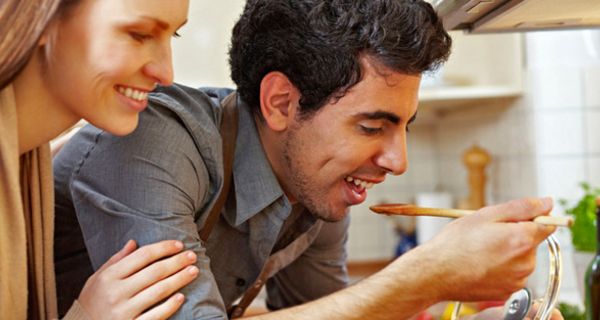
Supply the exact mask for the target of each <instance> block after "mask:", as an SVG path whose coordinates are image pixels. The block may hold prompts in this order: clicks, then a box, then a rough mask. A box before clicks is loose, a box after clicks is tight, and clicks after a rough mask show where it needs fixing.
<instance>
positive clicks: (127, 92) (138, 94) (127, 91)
mask: <svg viewBox="0 0 600 320" xmlns="http://www.w3.org/2000/svg"><path fill="white" fill-rule="evenodd" d="M117 88H118V90H119V92H120V93H121V94H122V95H124V96H126V97H127V98H130V99H133V100H137V101H144V100H146V99H147V98H148V92H146V91H140V90H136V89H132V88H125V87H121V86H119V87H117Z"/></svg>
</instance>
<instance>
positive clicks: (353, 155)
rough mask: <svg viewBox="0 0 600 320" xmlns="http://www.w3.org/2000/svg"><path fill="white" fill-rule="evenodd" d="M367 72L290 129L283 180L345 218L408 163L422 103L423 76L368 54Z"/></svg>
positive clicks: (317, 206)
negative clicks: (412, 126)
mask: <svg viewBox="0 0 600 320" xmlns="http://www.w3.org/2000/svg"><path fill="white" fill-rule="evenodd" d="M362 65H363V72H364V75H363V79H362V80H361V81H360V82H359V83H358V84H357V85H355V86H354V87H352V89H351V90H350V91H348V92H347V94H346V95H345V96H344V97H343V98H341V99H340V100H338V101H332V102H331V103H329V104H327V105H325V106H323V107H322V108H321V109H320V110H319V111H318V112H317V113H316V114H314V115H313V116H312V117H310V118H309V119H305V120H302V119H300V118H299V117H294V119H293V121H292V123H291V125H290V126H289V127H288V129H287V130H286V132H285V138H284V139H283V141H282V144H283V146H282V155H281V157H280V159H281V163H282V165H283V168H285V169H283V170H282V172H281V175H283V176H280V177H279V179H280V182H282V184H283V187H284V189H285V190H286V194H287V195H288V197H290V199H291V200H292V201H294V200H295V201H298V202H299V203H301V204H303V205H304V206H305V207H306V208H307V209H309V210H310V211H311V212H313V214H315V215H316V216H317V217H319V218H321V219H323V220H326V221H339V220H341V219H342V218H343V217H344V216H345V215H346V214H347V213H348V211H349V207H350V206H352V205H357V204H360V203H362V202H363V201H365V199H366V197H367V189H369V188H370V187H371V186H373V185H374V184H377V183H381V182H383V180H384V179H385V175H386V174H387V173H391V174H394V175H399V174H402V173H404V171H406V168H407V165H408V163H407V157H406V131H407V125H408V123H409V122H410V121H411V120H412V119H414V116H415V114H416V110H417V99H418V88H419V82H420V76H415V75H406V74H400V73H396V72H392V71H390V70H387V69H385V68H383V67H380V66H373V65H372V64H371V63H369V61H368V60H367V59H363V60H362Z"/></svg>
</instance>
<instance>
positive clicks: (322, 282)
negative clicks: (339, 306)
mask: <svg viewBox="0 0 600 320" xmlns="http://www.w3.org/2000/svg"><path fill="white" fill-rule="evenodd" d="M349 223H350V216H349V215H348V216H346V218H344V219H343V220H342V221H339V222H333V223H331V222H325V223H324V224H323V227H322V228H321V230H320V232H319V235H318V236H317V238H315V240H314V242H313V243H312V244H311V246H310V247H309V248H308V249H307V250H306V251H305V252H303V253H302V254H301V255H300V257H299V258H298V259H296V260H295V261H294V262H292V263H291V264H290V265H289V266H287V267H286V268H284V269H282V270H281V271H279V272H278V273H276V274H275V275H274V276H273V277H272V278H271V279H269V281H268V282H267V295H268V297H267V306H268V307H269V309H271V310H277V309H282V308H286V307H291V306H294V305H298V304H302V303H306V302H309V301H312V300H316V299H318V298H320V297H323V296H326V295H328V294H331V293H333V292H335V291H338V290H341V289H343V288H345V287H346V286H347V285H348V281H349V279H348V271H347V268H346V258H347V251H346V242H347V239H348V227H349Z"/></svg>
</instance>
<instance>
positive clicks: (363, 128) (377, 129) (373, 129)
mask: <svg viewBox="0 0 600 320" xmlns="http://www.w3.org/2000/svg"><path fill="white" fill-rule="evenodd" d="M360 130H361V131H362V132H364V133H366V134H368V135H374V134H378V133H381V132H382V131H383V128H380V127H367V126H363V125H360Z"/></svg>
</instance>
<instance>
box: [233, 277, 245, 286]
mask: <svg viewBox="0 0 600 320" xmlns="http://www.w3.org/2000/svg"><path fill="white" fill-rule="evenodd" d="M235 285H236V286H238V287H243V286H245V285H246V280H244V279H242V278H238V279H237V280H236V281H235Z"/></svg>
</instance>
